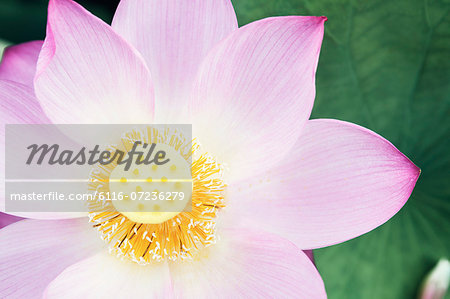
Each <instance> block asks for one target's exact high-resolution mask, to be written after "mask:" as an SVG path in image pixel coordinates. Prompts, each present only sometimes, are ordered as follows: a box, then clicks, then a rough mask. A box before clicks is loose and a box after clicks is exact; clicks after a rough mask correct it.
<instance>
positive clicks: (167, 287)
mask: <svg viewBox="0 0 450 299" xmlns="http://www.w3.org/2000/svg"><path fill="white" fill-rule="evenodd" d="M74 284H75V287H74ZM171 292H172V291H171V282H170V276H169V268H168V267H167V264H164V263H161V264H155V265H147V266H140V265H138V264H137V263H134V262H131V261H128V260H123V261H121V260H120V259H119V258H117V257H115V256H112V255H109V254H108V252H102V253H99V254H97V255H95V256H93V257H91V258H88V259H86V260H83V261H81V262H79V263H77V264H74V265H73V266H71V267H69V268H67V269H66V270H65V271H64V272H62V273H61V274H60V275H59V276H58V277H57V278H56V279H55V280H54V281H53V282H52V283H51V284H49V286H48V287H47V289H46V291H45V295H44V298H77V299H78V298H170V297H169V296H170V293H171Z"/></svg>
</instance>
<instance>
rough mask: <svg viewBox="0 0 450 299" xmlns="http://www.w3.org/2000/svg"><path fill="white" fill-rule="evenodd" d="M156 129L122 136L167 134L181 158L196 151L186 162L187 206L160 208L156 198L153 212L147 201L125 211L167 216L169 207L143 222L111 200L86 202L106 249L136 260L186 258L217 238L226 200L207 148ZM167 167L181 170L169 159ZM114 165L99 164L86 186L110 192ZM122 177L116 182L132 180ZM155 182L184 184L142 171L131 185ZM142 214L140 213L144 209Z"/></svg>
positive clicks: (140, 137) (142, 186)
mask: <svg viewBox="0 0 450 299" xmlns="http://www.w3.org/2000/svg"><path fill="white" fill-rule="evenodd" d="M164 133H166V131H165V132H164ZM160 134H161V133H160V132H159V131H157V130H156V131H155V130H150V129H149V130H147V134H145V133H142V132H134V131H133V132H132V133H130V134H128V137H132V138H129V139H130V140H126V141H124V144H127V143H132V142H134V141H136V140H140V141H142V142H149V143H151V141H152V140H159V141H160V143H161V140H168V141H167V142H166V143H163V144H166V145H168V146H171V147H172V148H173V149H176V151H177V152H178V153H179V154H180V155H181V156H183V158H184V159H185V160H186V161H187V160H188V159H190V158H191V157H193V156H198V157H196V158H194V161H193V162H192V166H191V171H192V173H191V175H192V178H193V179H192V196H191V199H192V204H191V206H189V207H186V208H185V209H183V210H181V211H180V212H162V211H163V207H162V206H161V203H160V202H159V201H157V204H154V205H153V207H152V208H153V211H152V212H148V209H147V207H146V206H143V207H142V206H139V207H140V208H141V209H142V211H143V212H129V213H128V214H131V213H142V214H147V215H148V214H153V216H155V215H158V214H163V213H166V216H167V215H168V214H167V213H173V215H171V217H170V218H168V219H167V220H165V221H162V222H160V223H143V222H138V221H133V219H132V218H134V217H131V216H130V215H128V217H127V213H126V212H120V211H118V210H117V208H116V207H115V205H114V204H112V203H111V202H109V201H104V200H100V199H99V198H96V199H95V200H93V201H91V202H89V209H90V213H89V217H90V221H91V222H92V223H93V226H94V227H95V228H97V230H98V231H99V232H100V234H101V237H102V239H104V240H105V241H106V242H108V243H109V244H110V252H112V253H114V254H116V255H117V256H118V257H121V258H122V257H125V258H129V259H131V260H133V261H135V262H137V263H139V264H149V263H152V262H159V261H162V260H165V259H168V260H178V259H189V258H192V257H193V256H194V255H195V254H196V252H198V251H199V250H201V249H202V248H204V247H207V246H210V245H212V244H214V243H215V242H216V235H215V223H216V219H215V218H216V216H217V213H218V212H219V211H220V210H221V209H222V208H223V207H224V206H225V205H224V190H225V188H226V185H225V184H224V182H223V181H222V167H221V165H219V164H218V163H216V162H215V160H214V159H213V158H212V157H211V156H209V155H208V154H198V151H199V147H198V146H197V145H194V146H192V144H186V143H183V142H182V141H181V140H184V139H183V138H180V137H179V138H176V137H174V136H163V137H161V136H160ZM155 135H157V136H155ZM164 137H165V138H164ZM187 146H189V150H188V151H187V150H186V147H187ZM153 166H156V165H153ZM169 167H170V168H169V169H170V171H171V172H173V171H179V170H180V168H179V167H178V165H172V164H170V165H169ZM114 168H115V166H114V165H99V166H98V169H96V170H95V171H93V172H92V180H91V184H90V189H91V190H96V191H97V192H110V184H109V179H110V176H111V173H112V172H113V171H114ZM150 171H152V172H154V173H155V172H157V171H158V167H156V169H154V168H153V167H151V170H150ZM141 173H142V170H141V169H140V168H139V169H138V171H137V172H136V173H135V172H134V171H133V174H134V175H135V176H138V175H139V176H141V175H145V174H141ZM123 178H124V179H125V180H122V178H120V179H119V181H120V185H124V184H125V185H129V184H132V183H131V182H130V180H129V179H128V180H127V179H126V178H125V177H123ZM156 183H159V184H164V185H167V186H169V185H170V186H171V187H170V188H173V189H174V191H178V190H180V189H181V188H183V184H184V183H183V182H180V181H175V182H173V181H171V180H170V179H169V178H168V177H162V178H160V182H156V181H155V178H154V176H152V177H151V176H144V177H143V179H142V182H140V183H139V185H138V186H137V187H133V188H134V189H133V190H136V191H138V190H142V189H144V190H146V187H148V186H147V185H149V186H151V185H152V184H156ZM116 185H119V183H116ZM138 187H139V188H138ZM138 192H140V191H138ZM171 204H176V203H171ZM139 207H138V209H139ZM153 216H152V217H153ZM155 217H156V216H155ZM136 219H139V217H138V218H135V220H136ZM141 219H145V215H144V216H143V218H141Z"/></svg>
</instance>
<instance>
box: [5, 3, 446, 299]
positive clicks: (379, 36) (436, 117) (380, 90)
mask: <svg viewBox="0 0 450 299" xmlns="http://www.w3.org/2000/svg"><path fill="white" fill-rule="evenodd" d="M78 2H80V3H81V4H82V5H83V6H85V7H86V8H88V9H89V10H90V11H91V12H93V13H94V14H96V15H97V16H99V17H101V18H103V19H104V20H105V21H107V22H110V20H111V19H112V15H113V13H114V10H115V7H116V6H117V3H118V1H116V0H114V1H112V0H97V1H93V0H91V1H81V0H80V1H78ZM233 4H234V6H235V9H236V12H237V15H238V20H239V23H240V25H244V24H247V23H249V22H251V21H254V20H257V19H261V18H264V17H269V16H278V15H325V16H327V17H328V22H327V23H326V24H325V38H324V42H323V46H322V53H321V56H320V63H319V69H318V73H317V99H316V104H315V107H314V111H313V118H319V117H330V118H337V119H342V120H347V121H351V122H354V123H357V124H360V125H363V126H365V127H368V128H370V129H372V130H374V131H376V132H378V133H380V134H381V135H383V136H384V137H386V138H387V139H388V140H390V141H391V142H392V143H393V144H394V145H396V146H397V147H398V148H399V149H400V150H401V151H402V152H403V153H405V154H406V155H407V156H408V157H409V158H410V159H411V160H412V161H413V162H414V163H415V164H416V165H418V166H419V167H420V168H421V169H422V175H421V177H420V179H419V182H418V184H417V187H416V189H415V190H414V193H413V195H412V197H411V199H410V200H409V201H408V203H407V204H406V206H405V208H404V209H403V210H402V211H401V212H400V213H399V214H397V215H396V216H395V217H394V218H393V219H391V220H390V221H389V222H388V223H387V224H385V225H383V226H381V227H380V228H378V229H376V230H374V231H372V232H371V233H369V234H366V235H364V236H362V237H359V238H356V239H354V240H352V241H349V242H346V243H344V244H341V245H337V246H332V247H329V248H324V249H320V250H316V251H315V253H316V261H317V266H318V268H319V271H320V272H321V274H322V276H323V278H324V280H325V285H326V288H327V291H328V295H329V298H331V299H333V298H336V299H338V298H339V299H341V298H342V299H344V298H345V299H347V298H355V299H360V298H373V299H384V298H386V299H391V298H392V299H398V298H415V297H416V296H417V292H418V288H419V285H420V282H421V280H422V279H423V278H424V276H425V275H426V273H427V272H428V271H429V270H430V269H431V268H432V267H433V266H434V265H435V263H436V262H437V261H438V259H439V258H440V257H447V258H448V257H449V256H450V254H449V253H450V202H449V200H450V15H449V8H450V0H440V1H435V0H391V1H388V0H386V1H376V0H367V1H351V0H339V1H338V0H314V1H312V0H311V1H309V0H308V1H307V0H283V1H277V0H234V1H233ZM46 6H47V1H44V0H42V1H41V0H0V39H2V40H5V41H8V42H10V43H19V42H24V41H29V40H35V39H43V38H44V36H45V22H46ZM446 298H450V296H449V295H447V297H446Z"/></svg>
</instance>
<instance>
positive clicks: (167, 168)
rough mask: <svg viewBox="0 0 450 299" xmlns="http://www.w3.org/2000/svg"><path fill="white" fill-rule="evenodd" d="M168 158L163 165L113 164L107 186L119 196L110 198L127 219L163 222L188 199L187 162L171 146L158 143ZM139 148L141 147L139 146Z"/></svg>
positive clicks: (182, 207) (183, 207)
mask: <svg viewBox="0 0 450 299" xmlns="http://www.w3.org/2000/svg"><path fill="white" fill-rule="evenodd" d="M158 150H162V151H164V152H165V157H170V161H169V163H167V164H164V165H156V164H152V165H145V164H141V165H134V166H133V168H132V169H130V170H125V168H126V165H125V164H122V165H117V166H116V167H115V168H114V170H113V171H112V172H111V174H110V176H109V190H110V192H111V193H112V194H115V195H119V197H121V198H122V200H115V201H113V202H112V203H113V205H114V207H115V208H116V210H117V211H120V212H121V213H122V215H124V216H125V217H127V218H128V219H130V220H132V221H134V222H138V223H146V224H158V223H162V222H165V221H167V220H169V219H171V218H173V217H175V216H176V215H177V214H178V213H180V212H181V211H183V210H184V209H185V207H186V204H187V203H188V202H189V203H190V202H191V196H192V180H191V169H190V165H189V163H188V162H187V161H186V160H185V159H184V158H183V157H182V156H181V155H180V154H179V153H178V152H177V151H176V150H175V149H174V148H172V147H170V146H168V145H166V144H160V145H158ZM142 151H143V149H142Z"/></svg>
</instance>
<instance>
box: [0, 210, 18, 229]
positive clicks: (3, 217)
mask: <svg viewBox="0 0 450 299" xmlns="http://www.w3.org/2000/svg"><path fill="white" fill-rule="evenodd" d="M19 220H22V218H21V217H16V216H13V215H9V214H5V213H2V212H0V228H2V227H5V226H7V225H10V224H12V223H14V222H17V221H19Z"/></svg>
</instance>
